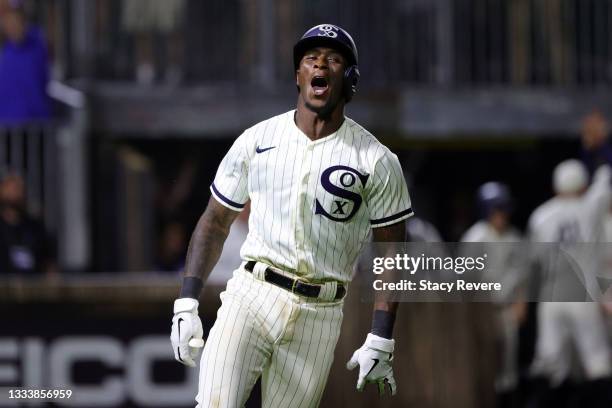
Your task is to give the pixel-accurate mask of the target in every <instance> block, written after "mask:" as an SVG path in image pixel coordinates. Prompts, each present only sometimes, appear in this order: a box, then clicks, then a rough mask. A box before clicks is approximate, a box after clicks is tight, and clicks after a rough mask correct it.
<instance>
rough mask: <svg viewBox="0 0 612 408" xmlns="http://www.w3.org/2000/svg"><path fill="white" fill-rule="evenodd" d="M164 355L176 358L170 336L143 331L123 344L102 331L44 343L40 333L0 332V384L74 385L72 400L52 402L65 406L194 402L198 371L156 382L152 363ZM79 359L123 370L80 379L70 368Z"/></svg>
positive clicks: (60, 387) (9, 386)
mask: <svg viewBox="0 0 612 408" xmlns="http://www.w3.org/2000/svg"><path fill="white" fill-rule="evenodd" d="M163 360H174V356H173V354H172V348H171V346H170V339H169V337H168V336H142V337H138V338H136V339H134V340H132V341H131V342H130V343H129V345H127V346H125V345H124V344H123V343H122V342H121V341H119V340H117V339H115V338H112V337H106V336H87V337H77V336H66V337H59V338H57V339H55V340H53V341H52V342H51V343H50V344H48V345H46V344H45V343H44V341H42V340H41V339H39V338H25V339H17V338H14V337H0V386H1V387H2V388H3V389H7V388H29V389H67V390H68V389H69V390H72V396H71V398H70V399H64V400H56V401H55V402H57V403H58V404H61V405H65V406H86V407H93V406H117V405H119V404H122V403H124V402H126V401H128V400H131V401H133V402H135V403H137V404H138V405H142V406H177V405H194V404H195V394H196V392H197V384H198V370H197V369H190V368H187V367H185V370H186V376H185V381H184V382H182V383H170V384H169V383H167V382H164V383H161V384H160V383H155V382H154V380H153V378H152V377H153V375H152V373H153V367H152V366H153V363H154V362H158V361H163ZM80 361H87V362H91V361H98V362H100V363H101V364H103V365H104V366H105V367H107V368H109V369H111V370H113V371H114V372H116V369H117V368H120V369H121V368H122V369H123V370H122V373H119V374H117V373H108V374H107V375H106V376H105V377H104V379H103V380H102V381H101V382H99V383H98V384H87V385H84V384H79V379H78V378H74V375H73V372H72V371H73V367H74V364H75V363H77V362H80ZM177 364H178V363H177ZM19 368H20V369H19ZM3 397H4V396H3ZM0 402H1V401H0ZM23 403H26V402H25V401H21V404H23ZM27 404H28V405H29V406H37V405H42V402H41V401H35V400H30V401H27ZM21 406H23V405H21Z"/></svg>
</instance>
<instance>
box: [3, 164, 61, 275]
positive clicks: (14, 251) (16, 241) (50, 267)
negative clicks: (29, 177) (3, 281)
mask: <svg viewBox="0 0 612 408" xmlns="http://www.w3.org/2000/svg"><path fill="white" fill-rule="evenodd" d="M25 189H26V187H25V185H24V182H23V179H22V178H21V176H19V175H18V174H17V173H7V174H6V175H5V176H4V177H3V178H2V181H1V182H0V272H2V273H3V274H19V275H22V276H33V275H35V274H47V275H54V274H56V273H57V267H56V264H55V250H54V245H53V243H52V241H51V240H50V239H49V237H48V236H47V233H46V231H45V228H44V226H43V224H42V223H41V222H40V221H39V220H38V219H36V218H34V217H32V216H30V215H29V214H28V213H27V212H26V205H25V197H26V196H25Z"/></svg>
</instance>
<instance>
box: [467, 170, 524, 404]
mask: <svg viewBox="0 0 612 408" xmlns="http://www.w3.org/2000/svg"><path fill="white" fill-rule="evenodd" d="M477 204H478V210H479V213H480V217H481V219H480V220H478V221H477V222H476V223H475V224H474V225H472V226H471V227H470V228H469V229H468V230H467V231H466V232H465V233H464V234H463V237H462V238H461V242H465V243H481V244H480V245H478V246H477V247H478V252H479V253H486V254H487V255H488V259H487V269H486V272H487V273H486V274H485V276H483V279H484V280H486V281H487V282H499V283H501V284H502V288H503V289H502V291H500V292H499V293H498V292H494V293H493V294H492V295H493V296H492V298H491V301H492V302H493V303H494V305H495V306H496V309H497V313H496V315H497V318H496V323H497V326H498V330H499V332H498V338H499V343H500V360H499V362H500V363H499V367H498V373H497V378H496V379H495V388H496V391H497V394H498V399H499V403H500V406H502V407H505V406H514V405H515V404H516V400H517V398H518V395H517V394H516V390H517V386H518V380H519V369H518V346H519V340H518V334H519V326H520V324H521V322H522V321H523V319H524V317H525V314H526V303H525V285H526V282H525V274H526V273H525V272H526V266H527V265H526V263H524V262H521V259H522V258H524V254H521V253H520V245H518V243H520V242H521V241H522V237H521V234H520V232H519V230H518V229H517V228H515V227H514V226H513V225H512V224H511V223H510V217H511V215H512V211H513V209H514V200H513V198H512V194H511V192H510V188H509V187H508V186H507V185H506V184H504V183H500V182H497V181H490V182H488V183H484V184H483V185H481V186H480V187H479V188H478V192H477ZM467 246H468V247H469V248H470V250H476V248H475V247H476V245H474V244H468V245H467Z"/></svg>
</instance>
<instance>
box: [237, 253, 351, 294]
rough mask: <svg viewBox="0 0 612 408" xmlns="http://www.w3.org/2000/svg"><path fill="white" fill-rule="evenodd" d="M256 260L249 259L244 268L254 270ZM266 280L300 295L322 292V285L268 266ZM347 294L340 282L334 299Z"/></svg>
mask: <svg viewBox="0 0 612 408" xmlns="http://www.w3.org/2000/svg"><path fill="white" fill-rule="evenodd" d="M255 264H256V262H255V261H249V262H247V263H246V265H244V269H246V270H247V271H249V272H253V268H254V267H255ZM264 279H265V281H266V282H270V283H272V284H274V285H276V286H280V287H281V288H283V289H287V290H288V291H290V292H291V293H296V294H298V295H302V296H306V297H311V298H316V297H319V293H321V289H322V285H316V284H310V283H305V282H302V281H301V280H299V279H293V278H289V277H288V276H284V275H281V274H280V273H278V272H275V271H273V270H272V269H271V268H266V271H265V277H264ZM345 294H346V288H345V287H344V285H342V284H340V283H339V284H338V289H336V295H335V296H334V300H338V299H342V298H343V297H344V295H345Z"/></svg>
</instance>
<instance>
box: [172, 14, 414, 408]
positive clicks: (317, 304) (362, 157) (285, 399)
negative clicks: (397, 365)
mask: <svg viewBox="0 0 612 408" xmlns="http://www.w3.org/2000/svg"><path fill="white" fill-rule="evenodd" d="M293 52H294V61H293V62H294V67H295V80H296V85H297V89H298V97H297V108H296V109H295V110H291V111H289V112H286V113H283V114H281V115H278V116H275V117H273V118H271V119H268V120H265V121H263V122H261V123H258V124H256V125H255V126H253V127H251V128H249V129H247V130H246V131H245V132H244V133H242V134H241V135H240V137H238V139H237V140H236V141H235V142H234V144H233V146H232V147H231V148H230V150H229V152H228V153H227V155H226V156H225V157H224V159H223V160H222V162H221V164H220V166H219V169H218V171H217V174H216V176H215V179H214V182H213V184H212V185H211V187H210V189H211V192H212V198H211V199H210V201H209V203H208V206H207V208H206V210H205V211H204V214H203V215H202V217H201V218H200V220H199V222H198V225H197V226H196V228H195V231H194V232H193V235H192V238H191V242H190V245H189V250H188V254H187V263H186V267H185V277H184V279H183V286H182V289H181V294H180V297H179V299H177V300H176V301H175V303H174V318H173V320H172V334H171V340H172V347H173V350H174V353H175V357H176V359H177V360H178V361H180V362H181V363H183V364H186V365H188V366H195V365H196V363H195V359H196V358H197V354H198V347H197V346H200V345H201V344H202V343H203V341H202V328H201V323H200V319H199V318H198V297H199V294H200V290H201V287H202V282H203V280H205V279H206V278H207V276H208V274H209V272H210V270H211V269H212V268H213V266H214V265H215V263H216V262H217V259H218V257H219V254H220V252H221V248H222V246H223V242H224V240H225V237H226V236H227V233H228V230H229V227H230V225H231V224H232V221H233V220H234V219H235V218H236V216H237V215H238V214H239V213H240V211H241V210H242V208H243V207H244V206H245V204H246V203H247V201H249V200H250V203H251V214H250V217H249V233H248V235H247V239H246V241H245V243H244V245H243V246H242V248H241V250H240V257H241V259H242V263H241V264H240V266H239V267H238V269H236V270H235V271H234V274H233V277H232V279H230V281H229V282H228V284H227V287H226V290H225V291H224V292H223V293H222V294H221V301H222V305H221V308H220V309H219V311H218V313H217V319H216V321H215V324H214V326H213V328H212V329H211V331H210V334H209V336H208V339H207V341H206V344H205V346H204V351H203V353H202V357H201V360H200V379H199V388H198V394H197V396H196V401H197V402H198V405H197V406H198V407H237V406H242V405H243V404H244V402H245V400H246V399H247V397H248V395H249V392H250V390H251V388H252V387H253V384H254V383H255V381H256V380H257V379H258V378H259V377H261V382H262V405H263V406H264V407H283V408H289V407H316V406H318V405H319V401H320V399H321V395H322V393H323V390H324V387H325V383H326V380H327V376H328V373H329V370H330V366H331V364H332V359H333V354H334V348H335V346H336V342H337V340H338V336H339V333H340V325H341V322H342V305H343V299H344V297H345V295H346V292H347V285H348V283H349V281H350V278H351V272H352V269H353V264H354V261H355V259H356V257H357V255H358V254H359V252H360V250H361V248H362V246H363V244H364V242H365V240H366V237H367V236H368V232H369V231H370V230H371V229H373V239H374V240H375V241H389V242H401V241H403V238H404V231H405V221H404V220H405V219H406V218H408V217H410V216H411V215H412V209H411V204H410V198H409V195H408V190H407V187H406V184H405V181H404V178H403V173H402V169H401V167H400V164H399V161H398V159H397V157H396V156H395V155H394V154H393V153H391V151H389V150H388V149H387V148H386V147H385V146H383V145H382V144H381V143H380V142H379V141H378V140H377V139H376V138H374V136H372V135H371V134H370V133H369V132H367V131H366V130H365V129H364V128H363V127H361V126H360V125H359V124H357V123H356V122H354V121H353V120H351V119H349V118H347V117H345V116H344V107H345V105H346V104H347V103H348V102H349V101H350V100H351V98H352V97H353V95H354V94H355V91H356V88H357V82H358V80H359V70H358V67H357V63H358V56H357V48H356V47H355V43H354V42H353V39H352V38H351V36H350V35H349V34H348V33H347V32H346V31H345V30H343V29H342V28H340V27H338V26H335V25H332V24H321V25H318V26H315V27H313V28H311V29H309V30H308V31H307V32H306V33H305V34H304V35H303V37H302V38H301V39H300V40H299V41H298V42H297V43H296V44H295V47H294V50H293ZM237 263H238V260H237ZM396 308H397V304H396V303H391V302H382V301H381V302H375V305H374V313H373V323H372V331H371V333H369V334H368V335H367V338H366V340H365V342H364V344H363V346H362V347H361V348H359V349H358V350H357V351H355V353H354V354H353V356H352V358H351V359H350V361H349V363H348V364H347V366H348V368H350V369H352V368H356V367H359V374H358V380H357V388H358V389H359V390H361V389H363V387H364V386H365V384H366V383H370V382H371V383H375V384H377V385H378V386H379V389H380V390H384V389H385V388H386V387H387V386H388V387H389V389H390V390H391V393H392V394H395V390H396V385H395V380H394V378H393V371H392V367H391V362H392V360H393V351H394V340H393V339H392V329H393V323H394V318H395V312H396Z"/></svg>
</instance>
